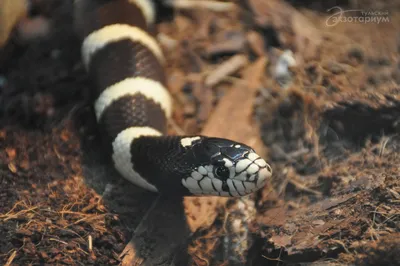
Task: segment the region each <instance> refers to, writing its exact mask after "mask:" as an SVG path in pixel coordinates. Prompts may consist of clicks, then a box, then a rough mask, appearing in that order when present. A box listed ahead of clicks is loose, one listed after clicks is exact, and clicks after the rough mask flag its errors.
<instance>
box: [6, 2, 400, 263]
mask: <svg viewBox="0 0 400 266" xmlns="http://www.w3.org/2000/svg"><path fill="white" fill-rule="evenodd" d="M49 2H51V4H49ZM266 2H268V4H266ZM288 2H289V3H288ZM288 2H284V1H279V0H275V1H261V0H251V1H246V4H245V5H242V4H241V3H239V1H237V2H235V1H234V3H235V4H236V5H231V4H226V5H222V6H218V8H220V9H222V10H219V11H218V10H215V8H216V7H215V6H212V7H206V9H207V10H200V9H199V8H196V9H190V8H178V9H176V10H173V9H172V8H170V7H168V8H166V7H163V8H161V9H160V11H161V14H162V16H161V18H160V21H159V22H158V24H157V27H158V30H159V32H160V33H161V34H160V35H159V39H160V42H161V43H162V45H163V49H164V50H165V51H166V55H167V71H168V74H169V78H168V83H169V88H170V91H171V94H172V96H173V98H174V104H175V110H174V114H173V121H172V122H171V124H170V133H173V134H198V133H200V132H203V133H212V134H221V135H224V136H232V137H233V138H236V139H237V140H240V141H242V140H243V141H250V142H251V143H252V145H255V148H256V150H260V151H262V152H263V154H264V155H265V156H264V157H265V158H266V159H267V161H268V162H269V163H270V164H271V167H272V169H273V171H274V174H273V178H272V180H271V184H270V185H268V186H266V188H265V189H263V190H262V191H260V192H259V193H256V195H254V196H253V197H252V198H251V201H249V202H245V201H243V202H244V203H243V204H245V206H247V207H246V208H248V209H246V210H247V211H248V213H249V214H248V215H249V216H250V218H251V219H250V220H246V221H245V222H244V221H242V229H243V230H245V231H246V233H245V234H244V235H246V238H248V239H250V240H251V241H247V242H246V243H245V244H243V246H241V247H240V249H239V250H240V252H241V253H242V254H243V253H244V254H245V256H244V257H243V256H242V257H241V260H245V261H246V262H247V264H249V265H290V264H292V265H296V264H298V263H301V262H304V263H309V265H312V264H313V263H314V264H315V265H318V264H317V263H320V264H319V265H349V264H354V263H355V264H356V265H378V264H379V263H381V264H384V265H397V264H396V263H398V261H399V260H400V257H399V256H400V255H399V254H400V252H399V251H400V250H399V247H400V222H399V221H400V178H399V166H398V162H399V159H400V158H399V157H400V137H399V136H398V132H399V129H400V124H399V123H400V121H399V114H400V89H399V88H400V86H399V84H400V56H399V52H400V49H399V47H400V43H399V41H400V39H399V38H397V37H398V32H400V31H399V25H400V10H399V9H398V7H399V6H398V5H397V6H396V4H395V3H394V2H396V3H397V2H398V1H392V2H393V3H392V2H391V3H386V2H388V1H378V2H379V3H380V4H381V5H383V6H385V5H386V7H387V8H391V11H390V14H389V16H390V20H391V21H390V23H386V24H385V23H382V24H356V23H353V24H349V23H339V24H338V25H336V26H335V27H327V26H326V24H325V21H326V17H327V15H326V14H325V13H324V12H325V10H326V6H324V5H323V4H321V3H319V1H306V2H307V4H303V5H302V4H298V3H297V2H296V6H295V7H294V6H292V5H290V2H293V1H288ZM310 2H312V3H314V5H312V4H311V3H310ZM374 3H377V1H375V2H371V3H365V4H364V6H357V8H358V9H368V8H372V9H373V8H376V6H375V5H374ZM35 4H36V5H37V6H35V10H34V11H35V12H34V14H32V15H34V16H37V15H42V16H44V17H45V18H47V19H49V21H50V22H51V25H52V30H51V32H50V33H49V35H47V36H46V37H41V38H39V39H33V40H31V41H30V42H29V43H21V42H18V40H15V39H12V40H11V41H10V42H11V48H10V44H8V46H7V50H6V51H7V54H6V55H5V54H0V60H2V61H1V62H0V64H1V65H0V148H1V149H0V264H5V265H56V264H68V265H118V264H120V263H121V258H120V257H119V255H120V254H121V252H122V251H123V249H124V248H125V246H126V244H127V243H128V242H129V241H130V239H131V237H132V234H133V231H134V230H135V228H136V227H137V226H138V225H139V224H140V222H141V220H142V218H143V216H144V215H145V213H146V211H147V210H148V208H149V206H150V205H151V203H152V202H153V201H154V199H155V198H156V195H154V194H152V193H150V192H146V191H143V190H141V189H140V188H137V187H135V186H134V185H132V184H129V182H127V181H125V180H123V179H122V178H120V177H119V176H118V174H117V173H116V172H115V171H114V170H113V168H112V166H111V165H110V163H109V161H108V158H107V156H106V154H103V153H102V149H101V140H100V138H99V136H98V134H97V128H96V123H95V119H94V114H93V111H92V109H91V107H90V104H89V100H90V97H89V94H88V90H89V89H90V82H89V81H88V80H87V77H86V74H85V71H84V68H83V66H82V63H81V61H80V48H79V42H78V40H77V39H76V37H75V35H74V33H73V30H72V13H71V8H72V5H71V3H69V1H61V0H58V1H46V0H43V1H35ZM265 5H267V6H265ZM343 8H347V9H351V8H354V7H352V6H351V5H350V4H349V5H348V6H343ZM396 8H397V9H396ZM210 9H211V10H210ZM265 10H266V11H268V12H264V11H265ZM274 11H276V12H274ZM299 23H300V24H301V25H303V27H299V26H298V25H299ZM305 25H307V26H305ZM286 49H292V50H293V51H294V52H295V55H296V57H295V58H296V62H297V63H298V64H297V65H296V66H295V67H293V68H291V69H290V75H289V76H288V77H289V81H288V83H287V84H286V85H287V86H285V87H282V84H281V83H279V82H278V81H277V80H276V79H275V78H276V77H275V76H274V74H273V73H274V66H276V64H277V62H278V59H279V58H280V56H281V55H282V53H283V52H284V51H285V50H286ZM4 51H5V50H3V53H4ZM246 89H247V91H246ZM244 92H245V93H244ZM246 94H252V98H251V100H252V101H247V100H246V99H244V98H243V97H244V95H246ZM235 107H236V108H235ZM238 110H240V111H241V112H239V111H238ZM243 114H245V115H243ZM250 118H251V119H250ZM223 123H229V125H227V126H224V125H223ZM238 125H243V127H242V128H240V126H238ZM244 125H245V126H244ZM239 205H240V204H239V203H238V202H235V201H231V200H228V201H223V202H218V203H216V202H211V201H208V200H207V201H205V202H203V203H202V202H201V201H199V202H198V201H195V202H192V203H187V205H186V208H188V209H189V211H190V209H192V211H193V210H195V211H194V213H195V214H194V216H193V217H192V216H190V215H188V219H189V220H190V222H191V226H192V230H193V231H195V233H194V234H193V236H192V238H191V239H190V241H189V248H188V252H189V254H190V255H191V260H190V263H191V264H192V265H228V264H227V261H230V262H231V263H232V260H234V259H232V257H234V256H233V255H232V254H230V256H227V254H228V253H227V250H228V249H229V248H230V247H229V248H227V247H226V243H227V242H226V240H227V238H226V235H227V233H229V232H230V231H229V230H231V231H232V230H233V229H232V228H230V224H229V221H228V220H229V217H230V215H232V214H237V213H238V212H237V209H238V208H239ZM207 206H208V207H207ZM248 206H250V207H248ZM196 208H198V209H196ZM252 208H254V210H253V209H252ZM200 209H201V211H200ZM205 209H207V210H205ZM250 209H251V211H249V210H250ZM207 211H209V212H210V213H212V215H209V213H208V214H207V215H205V214H204V213H207ZM196 212H197V216H196ZM203 212H204V213H203ZM199 213H201V216H202V217H201V218H203V220H202V219H197V220H196V218H199V217H200V214H199ZM196 223H197V224H196ZM227 230H228V231H227ZM242 233H243V232H241V236H243V234H242ZM224 241H225V242H224ZM235 243H236V242H235ZM243 243H244V242H243ZM233 254H234V255H235V252H233ZM228 255H229V254H228ZM236 255H237V254H236ZM242 262H243V261H242ZM239 265H240V264H239Z"/></svg>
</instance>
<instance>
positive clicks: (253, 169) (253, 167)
mask: <svg viewBox="0 0 400 266" xmlns="http://www.w3.org/2000/svg"><path fill="white" fill-rule="evenodd" d="M258 170H260V167H258V165H256V164H255V163H253V164H252V165H250V166H249V167H248V168H247V170H246V172H247V173H248V174H250V175H251V174H254V173H256V172H257V171H258Z"/></svg>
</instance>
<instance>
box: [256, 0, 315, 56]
mask: <svg viewBox="0 0 400 266" xmlns="http://www.w3.org/2000/svg"><path fill="white" fill-rule="evenodd" d="M248 3H249V4H250V7H251V10H252V11H253V13H254V15H255V22H256V23H257V24H258V25H259V26H261V27H270V26H272V27H273V28H274V29H275V31H276V32H277V33H278V38H279V41H280V42H281V44H282V45H283V46H285V47H287V48H290V47H293V46H294V47H293V50H295V51H296V53H298V55H299V56H301V57H302V58H304V59H309V58H314V57H315V56H316V55H317V52H318V48H319V46H320V44H321V42H322V37H321V35H320V33H319V32H318V31H317V30H316V28H315V27H314V26H313V25H312V24H311V23H310V22H309V21H308V19H307V18H306V17H305V16H304V15H303V14H301V13H300V12H299V11H297V10H296V9H295V8H294V7H292V6H291V5H289V4H288V3H286V2H285V1H281V0H269V1H264V0H248ZM294 48H295V49H294Z"/></svg>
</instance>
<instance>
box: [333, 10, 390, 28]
mask: <svg viewBox="0 0 400 266" xmlns="http://www.w3.org/2000/svg"><path fill="white" fill-rule="evenodd" d="M327 12H333V14H332V15H331V16H329V17H328V18H327V19H326V21H325V24H326V26H328V27H333V26H336V25H337V24H339V23H362V24H367V23H376V24H380V23H389V22H390V17H389V11H364V10H361V9H351V10H344V9H343V8H341V7H339V6H334V7H331V8H329V9H328V10H327Z"/></svg>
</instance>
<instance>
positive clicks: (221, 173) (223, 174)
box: [214, 166, 229, 180]
mask: <svg viewBox="0 0 400 266" xmlns="http://www.w3.org/2000/svg"><path fill="white" fill-rule="evenodd" d="M214 174H215V175H216V176H217V177H219V178H221V179H223V180H226V179H228V178H229V169H228V168H226V167H225V166H218V167H217V168H215V170H214Z"/></svg>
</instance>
